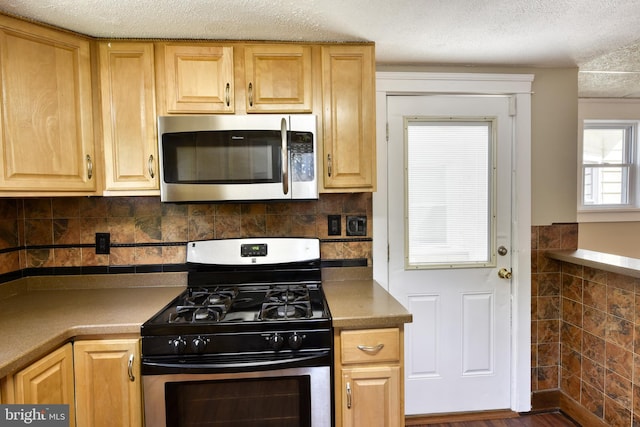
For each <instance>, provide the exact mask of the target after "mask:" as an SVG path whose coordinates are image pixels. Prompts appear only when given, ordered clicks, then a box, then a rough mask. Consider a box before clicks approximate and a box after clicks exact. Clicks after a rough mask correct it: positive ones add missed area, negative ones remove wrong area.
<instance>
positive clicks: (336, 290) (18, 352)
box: [0, 273, 412, 378]
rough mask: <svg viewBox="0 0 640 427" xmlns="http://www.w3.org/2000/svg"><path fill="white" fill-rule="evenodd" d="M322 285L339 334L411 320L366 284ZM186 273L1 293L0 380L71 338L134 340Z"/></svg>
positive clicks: (73, 280)
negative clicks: (123, 336) (116, 337)
mask: <svg viewBox="0 0 640 427" xmlns="http://www.w3.org/2000/svg"><path fill="white" fill-rule="evenodd" d="M357 276H358V275H355V276H354V277H352V276H350V275H348V274H347V275H346V276H344V277H340V275H338V277H339V278H341V279H343V280H335V278H336V276H335V275H333V276H332V277H331V279H330V280H323V288H324V290H325V294H326V297H327V301H328V303H329V310H330V311H331V315H332V318H333V325H334V327H336V328H383V327H392V326H399V325H401V324H403V323H408V322H411V320H412V317H411V314H410V313H409V312H408V311H407V310H406V309H405V308H404V307H403V306H402V305H401V304H400V303H399V302H398V301H397V300H395V299H394V298H393V297H392V296H391V295H389V294H388V293H387V292H386V290H384V289H383V288H382V287H381V286H380V285H379V284H377V283H376V282H375V281H373V280H371V279H361V278H359V277H357ZM185 285H186V277H185V275H184V274H183V273H149V274H138V275H126V274H123V275H107V276H106V277H105V276H54V277H52V276H43V277H31V278H25V279H20V280H17V281H15V282H12V283H10V284H4V285H1V286H0V313H2V316H0V335H1V336H2V339H1V340H0V378H3V377H5V376H7V375H11V374H13V373H15V372H17V371H18V370H20V369H22V368H24V367H26V366H27V365H29V364H30V363H32V362H34V361H36V360H38V359H39V358H40V357H42V356H45V355H46V354H48V353H50V352H51V351H53V350H55V349H56V348H58V347H59V346H60V345H62V344H64V343H65V342H67V341H69V340H71V339H76V338H79V339H82V338H106V337H108V336H117V335H120V336H122V335H130V336H139V334H140V325H141V324H142V323H144V322H145V321H146V320H147V319H149V318H150V317H151V316H153V315H154V314H155V313H156V312H158V311H159V310H160V309H161V308H162V307H164V306H165V305H166V304H168V303H169V302H170V301H171V300H172V299H173V298H174V297H175V296H176V295H178V294H179V293H180V292H182V290H183V289H184V287H185Z"/></svg>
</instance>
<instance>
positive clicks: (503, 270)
mask: <svg viewBox="0 0 640 427" xmlns="http://www.w3.org/2000/svg"><path fill="white" fill-rule="evenodd" d="M498 277H500V278H501V279H511V271H509V270H507V269H506V268H501V269H500V270H498Z"/></svg>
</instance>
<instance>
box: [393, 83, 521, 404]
mask: <svg viewBox="0 0 640 427" xmlns="http://www.w3.org/2000/svg"><path fill="white" fill-rule="evenodd" d="M513 106H514V105H513V101H512V99H511V98H510V97H509V96H464V95H431V96H426V95H420V96H389V97H388V99H387V108H388V109H387V117H388V126H389V143H388V222H389V223H388V234H389V237H388V239H389V240H388V242H389V290H390V292H391V293H392V294H393V295H394V296H395V297H396V298H397V299H398V300H399V301H401V302H402V303H403V304H404V305H405V306H406V307H407V308H408V309H409V310H410V311H411V313H412V314H413V323H411V324H409V325H407V328H406V334H405V361H406V367H405V375H406V378H405V384H406V396H405V399H406V402H405V412H406V413H407V414H409V415H411V414H430V413H443V412H460V411H479V410H491V409H508V408H510V407H511V400H510V399H511V372H512V371H511V360H512V359H511V342H510V340H511V336H512V335H511V301H510V299H511V285H512V280H511V278H510V273H511V259H512V257H511V247H512V245H511V223H512V222H511V206H512V200H511V198H512V173H511V172H512V166H511V162H512V140H513V124H512V122H513V117H512V114H511V113H513Z"/></svg>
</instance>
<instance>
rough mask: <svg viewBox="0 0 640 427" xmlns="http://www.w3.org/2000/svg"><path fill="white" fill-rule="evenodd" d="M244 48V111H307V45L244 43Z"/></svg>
mask: <svg viewBox="0 0 640 427" xmlns="http://www.w3.org/2000/svg"><path fill="white" fill-rule="evenodd" d="M244 52H245V53H244V58H245V63H244V66H245V73H246V77H245V78H246V85H247V88H246V94H247V101H246V102H247V112H248V113H251V112H292V113H305V112H311V109H312V104H311V102H312V78H311V47H310V46H301V45H269V44H265V45H248V46H245V50H244Z"/></svg>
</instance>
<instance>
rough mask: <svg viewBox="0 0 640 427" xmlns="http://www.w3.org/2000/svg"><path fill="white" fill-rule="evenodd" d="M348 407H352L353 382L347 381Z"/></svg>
mask: <svg viewBox="0 0 640 427" xmlns="http://www.w3.org/2000/svg"><path fill="white" fill-rule="evenodd" d="M347 409H351V383H347Z"/></svg>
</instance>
